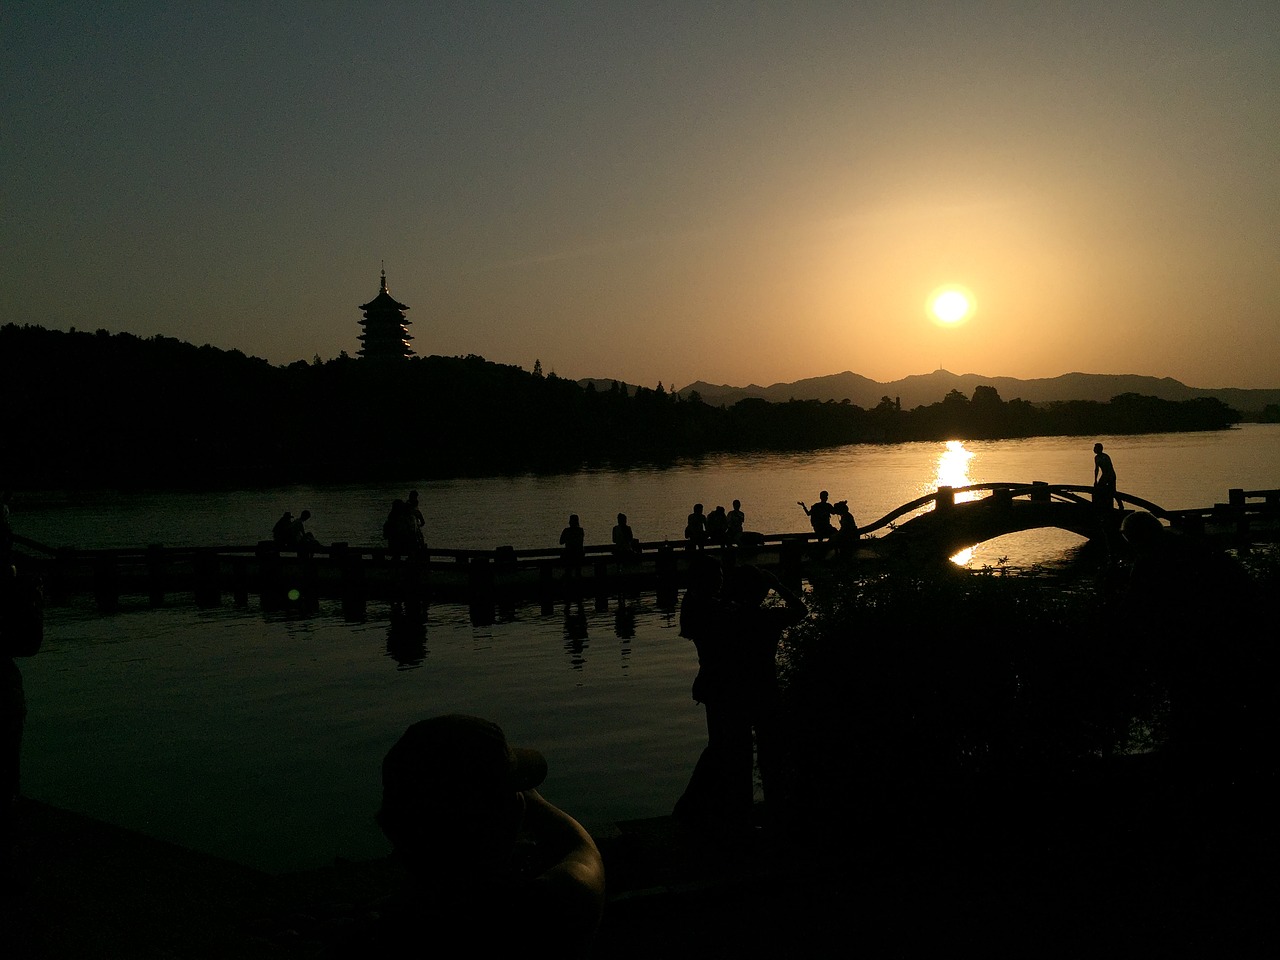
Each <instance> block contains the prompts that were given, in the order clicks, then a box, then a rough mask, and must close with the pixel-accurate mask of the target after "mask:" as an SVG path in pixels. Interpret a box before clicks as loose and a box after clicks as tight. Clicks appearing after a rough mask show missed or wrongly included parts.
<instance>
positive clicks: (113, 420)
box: [0, 324, 1240, 487]
mask: <svg viewBox="0 0 1280 960" xmlns="http://www.w3.org/2000/svg"><path fill="white" fill-rule="evenodd" d="M0 403H2V410H3V414H2V416H3V421H2V422H0V462H2V463H3V464H4V467H3V470H4V473H5V477H4V479H3V480H2V481H0V482H2V483H3V484H5V485H9V486H13V485H18V484H24V485H37V484H59V485H69V486H87V487H95V486H136V485H144V486H155V487H166V486H188V485H197V486H204V485H208V486H217V485H223V484H234V485H243V484H270V483H286V482H311V481H343V480H370V479H377V478H386V479H392V478H397V477H413V478H423V477H434V476H467V475H483V474H493V473H504V472H526V471H558V470H571V469H577V468H579V467H582V466H592V465H605V464H611V465H619V466H622V465H627V464H632V463H642V462H643V463H662V462H669V461H672V460H674V459H676V458H683V457H689V456H697V455H700V454H706V453H714V452H738V451H761V450H796V449H816V448H820V447H827V446H835V445H840V444H846V443H858V442H874V443H893V442H899V441H905V440H942V439H987V438H990V439H995V438H1004V437H1028V436H1037V435H1060V434H1089V435H1094V434H1113V433H1144V432H1163V431H1181V430H1216V429H1222V428H1225V427H1227V426H1229V425H1231V424H1233V423H1236V422H1238V421H1239V419H1240V416H1239V414H1238V413H1236V412H1235V411H1234V410H1232V409H1230V408H1229V407H1227V406H1226V405H1225V404H1223V403H1221V402H1220V401H1217V400H1212V399H1200V400H1194V401H1188V402H1172V401H1164V400H1158V399H1155V398H1152V397H1141V396H1136V395H1124V396H1120V397H1116V398H1114V399H1113V400H1112V401H1111V402H1110V403H1094V402H1088V401H1073V402H1069V403H1060V404H1050V405H1048V406H1033V405H1032V404H1030V403H1027V402H1025V401H1022V400H1011V401H1007V402H1006V401H1004V400H1002V399H1001V398H1000V397H999V395H998V394H997V392H996V391H995V389H993V388H990V387H978V388H977V389H976V390H975V391H974V395H973V396H972V397H971V398H970V397H965V396H964V395H962V394H960V393H959V392H958V391H952V392H951V393H950V394H948V395H947V396H946V397H944V398H942V400H940V401H939V402H938V403H935V404H932V405H929V406H925V407H917V408H916V409H915V410H911V411H905V410H900V409H898V405H897V404H896V403H895V402H894V401H893V400H892V399H891V398H888V397H886V398H884V399H883V400H882V401H881V403H880V404H879V405H878V406H877V407H876V408H874V409H871V410H866V409H863V408H861V407H858V406H856V405H854V404H851V403H848V402H847V401H846V402H843V403H836V402H831V401H828V402H820V401H791V402H788V403H768V402H766V401H763V400H754V399H752V400H743V401H741V402H739V403H737V404H734V405H733V406H732V407H728V408H724V407H712V406H709V405H708V404H706V403H703V402H702V401H701V399H700V398H699V397H698V396H697V395H696V394H694V395H691V396H690V397H688V398H681V397H680V396H678V395H677V394H675V393H674V392H671V391H668V390H667V389H665V388H664V387H663V385H662V384H661V383H659V384H658V385H657V386H656V387H655V388H652V389H650V388H646V387H635V388H632V389H628V388H627V387H626V386H625V385H621V384H617V383H615V384H614V385H613V386H612V387H611V388H610V389H608V390H598V389H596V388H595V387H594V386H593V385H588V386H586V387H583V386H580V385H579V384H578V383H576V382H574V381H571V380H566V379H563V378H560V377H557V376H556V375H555V374H554V373H552V374H548V375H545V376H544V375H542V373H541V370H540V367H536V368H535V372H533V373H530V372H528V371H525V370H523V369H521V368H519V367H516V366H511V365H505V364H498V363H491V362H489V361H487V360H485V359H484V358H483V357H479V356H475V355H471V356H466V357H438V356H429V357H414V358H410V359H408V360H404V361H401V362H396V363H390V364H386V363H383V364H379V363H374V362H369V361H364V360H359V359H355V358H352V357H349V356H347V355H346V354H345V353H344V354H343V355H341V356H339V357H338V358H336V359H333V360H329V361H321V360H320V358H319V357H316V358H315V360H313V361H312V362H310V363H308V362H306V361H302V360H299V361H297V362H295V363H292V364H289V365H287V366H273V365H271V364H270V363H268V362H267V361H265V360H262V359H259V358H255V357H249V356H246V355H245V354H244V353H242V352H240V351H238V350H221V349H217V348H214V347H211V346H208V345H206V346H201V347H197V346H194V345H192V344H190V343H185V342H183V341H180V340H175V339H172V338H169V337H159V336H155V337H148V338H141V337H137V336H134V335H133V334H128V333H118V334H111V333H108V332H107V331H105V330H98V331H96V332H94V333H88V332H77V331H74V330H72V331H71V332H64V331H55V330H47V329H44V328H41V327H39V326H34V325H17V324H7V325H5V326H3V327H0Z"/></svg>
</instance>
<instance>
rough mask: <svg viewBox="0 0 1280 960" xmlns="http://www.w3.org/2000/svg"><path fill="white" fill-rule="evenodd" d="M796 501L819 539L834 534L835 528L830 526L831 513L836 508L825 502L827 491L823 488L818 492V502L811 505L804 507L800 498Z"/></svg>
mask: <svg viewBox="0 0 1280 960" xmlns="http://www.w3.org/2000/svg"><path fill="white" fill-rule="evenodd" d="M796 503H798V504H799V505H800V509H801V510H803V511H804V514H805V516H806V517H808V518H809V524H810V526H812V527H813V532H814V533H816V534H817V535H818V539H819V540H829V539H831V537H833V536H834V535H835V532H836V531H835V528H834V527H832V526H831V515H832V514H833V513H835V509H836V508H835V507H834V506H833V505H832V504H830V503H828V502H827V491H825V490H823V491H822V492H821V493H819V494H818V502H817V503H815V504H814V505H813V506H811V507H806V506H805V505H804V501H802V500H797V501H796Z"/></svg>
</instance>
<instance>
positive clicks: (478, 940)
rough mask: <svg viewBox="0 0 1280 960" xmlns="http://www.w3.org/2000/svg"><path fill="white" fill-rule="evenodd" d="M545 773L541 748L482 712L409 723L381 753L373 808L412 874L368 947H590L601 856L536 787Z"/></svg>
mask: <svg viewBox="0 0 1280 960" xmlns="http://www.w3.org/2000/svg"><path fill="white" fill-rule="evenodd" d="M546 774H547V762H546V760H545V759H544V758H543V756H542V755H541V754H540V753H538V752H537V751H535V750H528V749H518V748H512V747H511V746H510V745H509V744H508V743H507V739H506V737H505V735H504V734H503V732H502V729H501V728H500V727H499V726H498V725H497V724H495V723H492V722H490V721H488V720H484V719H481V718H480V717H471V716H460V715H453V716H442V717H433V718H432V719H430V720H422V721H420V722H418V723H415V724H413V725H412V726H410V727H409V729H408V730H406V731H405V733H404V735H403V736H402V737H401V738H400V739H399V740H398V741H397V742H396V744H395V745H394V746H393V747H392V748H391V750H390V751H389V752H388V753H387V755H386V757H385V758H384V759H383V761H382V806H381V808H380V809H379V811H378V815H377V820H378V825H379V826H380V827H381V828H382V832H383V833H384V834H385V835H386V837H387V839H388V840H389V841H390V842H391V845H392V847H393V851H394V852H393V857H394V859H395V860H396V862H397V863H399V864H400V865H401V866H402V867H403V868H404V870H405V873H406V875H407V877H408V884H407V886H406V887H405V888H404V889H403V890H401V891H400V892H399V893H398V894H397V895H396V896H395V897H394V898H393V899H392V901H391V902H390V903H389V904H388V905H387V906H386V907H385V908H384V909H383V910H381V911H380V914H381V919H380V922H379V928H378V930H377V932H376V936H375V937H374V938H373V940H374V942H373V943H366V944H362V945H360V946H361V947H362V951H361V953H362V955H363V956H374V957H392V956H395V957H401V956H404V957H408V956H423V957H425V956H472V955H475V956H497V957H504V958H510V957H514V956H516V955H517V952H518V953H519V954H531V955H534V956H554V957H585V956H587V955H588V953H589V951H590V947H591V942H592V940H593V938H594V936H595V932H596V928H597V927H598V926H599V923H600V916H601V912H602V910H603V907H604V891H605V875H604V862H603V860H602V859H601V857H600V851H599V850H598V849H597V847H596V845H595V842H594V841H593V840H592V839H591V836H590V834H588V833H587V831H586V830H585V829H583V827H582V825H581V824H579V823H578V821H576V820H575V819H574V818H573V817H571V816H570V815H569V814H567V813H565V812H564V811H563V810H561V809H559V808H558V807H555V806H553V805H552V804H550V803H548V802H547V801H546V800H544V799H543V798H542V796H541V795H539V793H538V792H537V790H536V789H535V788H536V787H537V786H538V785H539V784H541V783H542V781H543V780H544V779H545V777H546ZM355 953H356V951H354V950H353V951H352V954H353V955H354V954H355Z"/></svg>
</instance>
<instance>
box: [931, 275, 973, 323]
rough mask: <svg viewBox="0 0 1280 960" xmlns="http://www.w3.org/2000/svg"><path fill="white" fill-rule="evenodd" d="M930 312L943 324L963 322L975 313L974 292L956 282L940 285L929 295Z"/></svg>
mask: <svg viewBox="0 0 1280 960" xmlns="http://www.w3.org/2000/svg"><path fill="white" fill-rule="evenodd" d="M929 313H930V314H931V315H932V316H933V318H934V320H935V321H937V322H938V323H939V324H942V325H943V326H951V325H953V324H957V323H961V322H962V321H964V320H966V319H968V318H969V316H970V315H971V314H972V313H973V294H971V293H970V292H969V291H968V290H966V289H964V287H959V286H956V285H955V284H948V285H947V286H945V287H939V288H938V289H937V290H935V291H933V293H932V294H931V295H930V296H929Z"/></svg>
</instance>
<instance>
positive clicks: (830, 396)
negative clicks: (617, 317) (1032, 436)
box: [605, 370, 1280, 415]
mask: <svg viewBox="0 0 1280 960" xmlns="http://www.w3.org/2000/svg"><path fill="white" fill-rule="evenodd" d="M605 382H608V381H605ZM979 386H989V387H995V389H996V390H997V391H998V392H999V393H1000V396H1001V397H1002V398H1004V399H1005V400H1026V401H1027V402H1028V403H1051V402H1055V401H1069V400H1093V401H1097V402H1099V403H1102V402H1105V401H1108V400H1110V399H1111V398H1112V397H1117V396H1120V395H1121V394H1125V393H1137V394H1141V395H1143V396H1147V397H1156V398H1158V399H1161V400H1194V399H1196V398H1197V397H1211V398H1213V399H1215V400H1221V401H1222V402H1223V403H1225V404H1227V405H1228V406H1230V407H1232V408H1234V409H1236V410H1239V411H1241V412H1242V413H1245V414H1249V415H1253V414H1257V413H1260V412H1261V411H1262V410H1263V409H1264V408H1265V407H1266V406H1267V405H1268V404H1280V389H1276V390H1244V389H1238V388H1233V387H1219V388H1213V389H1208V388H1203V387H1188V386H1187V385H1186V384H1184V383H1181V382H1179V381H1177V380H1174V379H1172V378H1170V377H1144V376H1138V375H1136V374H1103V373H1067V374H1063V375H1062V376H1060V377H1049V378H1044V379H1038V380H1018V379H1016V378H1014V377H985V376H981V375H979V374H976V373H965V374H955V373H951V372H950V371H947V370H935V371H934V372H933V373H925V374H919V375H915V376H910V377H903V378H902V379H901V380H892V381H890V382H888V383H880V382H877V381H875V380H869V379H867V378H866V377H863V376H859V375H858V374H856V373H851V372H850V371H848V370H846V371H845V372H844V373H836V374H832V375H830V376H826V377H811V378H809V379H806V380H797V381H795V382H794V383H775V384H773V385H771V386H768V387H761V386H758V385H756V384H750V385H748V386H745V387H731V386H726V385H723V384H714V383H706V382H704V381H702V380H699V381H697V382H695V383H691V384H688V385H687V386H684V387H681V388H680V389H679V390H678V391H677V393H679V395H680V396H681V397H685V398H687V397H689V396H690V395H691V394H692V393H693V392H694V391H697V393H698V394H699V396H701V397H702V400H703V402H704V403H709V404H711V405H712V406H713V407H718V406H722V405H723V406H732V405H733V404H735V403H737V402H738V401H739V400H744V399H746V398H748V397H757V398H759V399H761V400H768V401H770V402H772V403H785V402H786V401H787V400H836V401H841V400H845V399H847V400H849V401H850V402H851V403H854V404H857V405H858V406H860V407H874V406H876V404H878V403H879V402H880V399H881V398H882V397H889V398H890V399H891V400H900V401H901V404H902V409H903V410H914V409H915V408H916V407H919V406H924V405H926V404H930V403H935V402H936V401H937V400H938V399H939V398H940V397H942V396H944V395H946V394H947V393H948V392H950V391H952V390H959V391H960V392H961V393H963V394H964V395H965V396H971V395H972V394H973V391H974V388H975V387H979Z"/></svg>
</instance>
